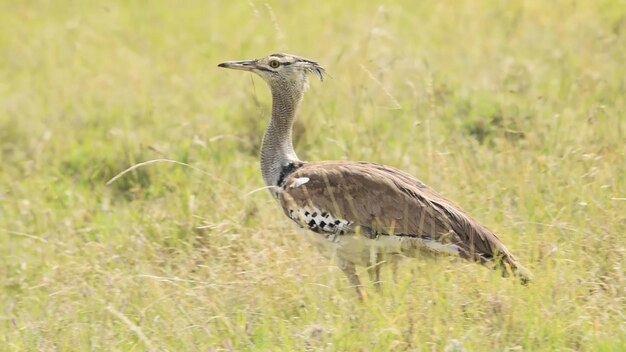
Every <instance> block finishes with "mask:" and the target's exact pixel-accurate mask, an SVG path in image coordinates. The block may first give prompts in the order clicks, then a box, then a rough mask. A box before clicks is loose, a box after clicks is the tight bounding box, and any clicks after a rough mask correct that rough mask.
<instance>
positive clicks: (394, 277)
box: [391, 258, 398, 284]
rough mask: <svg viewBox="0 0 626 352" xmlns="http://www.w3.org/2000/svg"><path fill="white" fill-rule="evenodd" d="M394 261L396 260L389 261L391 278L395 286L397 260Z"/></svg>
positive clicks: (396, 281) (396, 280)
mask: <svg viewBox="0 0 626 352" xmlns="http://www.w3.org/2000/svg"><path fill="white" fill-rule="evenodd" d="M395 259H396V260H392V261H391V277H392V278H393V283H394V284H397V283H398V260H397V258H395Z"/></svg>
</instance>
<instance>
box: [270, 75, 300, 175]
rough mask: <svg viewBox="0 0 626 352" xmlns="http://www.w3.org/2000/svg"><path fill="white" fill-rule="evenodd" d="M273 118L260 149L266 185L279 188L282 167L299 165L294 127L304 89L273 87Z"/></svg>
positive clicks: (290, 85)
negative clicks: (294, 163)
mask: <svg viewBox="0 0 626 352" xmlns="http://www.w3.org/2000/svg"><path fill="white" fill-rule="evenodd" d="M270 88H271V91H272V117H271V119H270V123H269V125H268V126H267V129H266V130H265V135H264V136H263V145H262V146H261V174H262V175H263V180H264V181H265V184H266V185H267V186H276V185H277V182H278V178H279V177H280V173H281V170H282V168H283V167H285V166H287V165H289V164H290V163H293V162H298V161H300V159H298V156H297V155H296V152H295V151H294V149H293V142H292V136H291V135H292V133H291V130H292V126H293V121H294V118H295V114H296V110H297V108H298V104H299V103H300V100H302V95H303V94H304V86H303V85H302V86H298V85H294V84H293V83H292V82H288V81H286V80H280V81H277V82H275V83H274V84H272V85H270Z"/></svg>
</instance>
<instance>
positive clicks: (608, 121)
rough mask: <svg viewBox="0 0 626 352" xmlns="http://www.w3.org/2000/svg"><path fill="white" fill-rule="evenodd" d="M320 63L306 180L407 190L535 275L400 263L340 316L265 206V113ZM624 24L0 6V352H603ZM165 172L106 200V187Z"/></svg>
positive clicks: (200, 8)
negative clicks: (334, 172)
mask: <svg viewBox="0 0 626 352" xmlns="http://www.w3.org/2000/svg"><path fill="white" fill-rule="evenodd" d="M277 51H278V52H280V51H284V52H290V53H295V54H299V55H302V56H305V57H309V58H312V59H315V60H317V61H319V62H320V63H321V64H322V65H324V66H325V67H326V69H327V71H328V73H329V77H328V79H327V80H325V81H324V82H323V83H319V82H318V81H316V80H314V79H312V80H311V89H310V90H309V92H308V93H307V96H306V97H305V101H304V103H303V105H302V107H301V109H300V115H299V116H300V117H299V120H298V123H297V125H296V135H297V137H298V141H297V143H296V144H297V149H298V152H299V155H300V157H302V158H304V159H305V160H306V159H308V160H324V159H348V158H349V159H362V160H369V161H375V162H381V163H385V164H389V165H393V166H396V167H400V168H402V169H405V170H407V171H409V172H411V173H413V174H415V175H416V176H418V177H420V178H421V179H423V180H424V181H425V182H426V183H428V184H430V185H431V186H433V187H435V188H436V189H438V190H439V191H440V192H441V193H443V194H444V195H446V196H449V197H450V198H452V199H454V200H455V201H456V202H457V203H459V204H460V205H462V206H463V207H464V208H465V209H466V210H468V211H469V212H470V213H471V214H473V216H474V217H476V218H477V219H479V220H481V221H482V222H483V223H485V224H486V225H488V226H489V227H490V228H492V229H493V230H495V231H496V232H497V233H498V234H499V235H500V237H501V238H502V239H503V241H504V242H505V243H506V244H507V245H508V247H509V248H510V249H511V250H512V251H513V252H514V253H515V254H516V255H517V256H518V257H519V258H520V259H521V261H522V262H523V263H524V264H525V265H526V266H527V267H529V269H531V270H532V271H533V272H534V275H535V277H536V280H535V282H534V283H533V284H532V285H530V286H529V287H522V286H521V285H518V284H517V283H516V282H515V281H514V280H505V279H501V278H500V277H498V276H497V275H496V274H495V273H493V272H490V271H488V270H485V269H483V268H481V267H478V266H476V265H472V264H468V263H465V262H462V261H458V260H448V259H446V258H442V259H440V260H437V261H430V262H420V261H405V262H403V263H402V265H401V267H400V269H399V272H398V279H397V281H396V282H394V280H393V279H392V275H391V272H390V271H389V270H386V271H385V272H384V280H385V281H386V282H385V287H384V292H383V293H382V294H380V295H377V294H375V293H374V290H373V288H372V287H368V288H367V289H368V291H369V292H370V297H369V299H368V301H367V302H365V303H364V304H361V303H359V302H358V300H357V299H356V297H355V295H354V293H353V290H352V289H351V288H350V287H348V283H347V280H346V279H345V278H344V277H343V275H342V273H341V272H340V271H339V270H338V269H337V268H336V267H335V265H334V264H333V263H332V262H329V261H328V260H326V259H324V258H323V257H322V256H321V255H320V254H318V253H317V252H316V251H315V249H314V248H312V247H311V246H309V245H308V244H307V243H305V242H304V241H303V239H301V238H299V237H298V236H297V233H296V232H295V231H294V226H293V225H292V224H291V223H290V222H289V221H288V219H286V218H285V217H284V216H283V215H282V213H281V212H280V211H279V208H278V206H277V205H276V204H275V203H274V201H273V200H272V199H271V198H270V196H269V195H268V194H267V193H266V192H257V193H253V194H250V195H248V194H247V193H248V192H250V191H252V190H254V189H257V188H259V187H262V186H263V184H262V181H261V177H260V172H259V170H258V158H257V154H258V148H259V144H260V139H261V135H262V130H263V127H264V125H265V123H266V122H267V115H268V109H269V103H270V100H269V94H268V91H267V89H266V87H265V84H264V83H263V82H262V81H261V80H260V79H258V78H256V77H252V76H251V75H250V74H244V73H241V72H234V71H227V70H222V69H218V68H217V67H216V65H217V63H219V62H221V61H225V60H236V59H246V58H253V57H260V56H264V55H267V54H270V53H272V52H277ZM625 57H626V2H624V1H619V0H617V1H608V0H600V1H564V0H558V1H549V2H548V1H538V0H530V1H525V2H513V1H497V0H485V1H480V2H478V1H437V2H435V1H432V2H431V1H420V2H416V1H408V0H407V1H399V2H385V3H384V4H382V5H379V4H373V3H369V2H361V1H346V2H334V3H331V2H319V1H307V2H302V1H298V2H295V1H294V2H279V1H269V2H268V3H267V4H266V3H265V2H258V1H239V2H235V3H234V4H228V5H227V4H226V3H225V2H222V1H151V2H129V1H109V2H106V3H102V4H93V2H89V1H61V0H59V1H35V0H33V1H13V2H11V1H3V2H1V3H0V302H2V304H0V350H7V351H21V350H25V351H86V350H103V351H143V350H146V349H149V350H170V351H207V350H208V351H219V350H237V351H242V350H244V351H245V350H249V351H259V350H284V351H292V350H296V351H303V350H326V351H336V350H345V351H375V350H380V351H386V350H419V351H442V350H444V349H445V348H446V347H449V348H452V347H453V346H454V344H455V342H454V340H456V343H457V345H459V346H462V347H463V348H464V349H466V350H467V351H506V350H508V351H519V350H528V351H546V350H555V351H557V350H558V351H579V350H593V351H624V350H626V338H625V336H626V314H625V313H624V312H625V310H624V307H625V306H626V301H625V297H626V296H625V292H626V278H625V275H624V271H625V270H626V269H625V268H624V256H625V250H626V237H625V236H626V200H625V198H626V156H625V154H626V116H625V113H624V112H625V111H626V80H625V77H626V65H625V64H624V58H625ZM157 158H168V159H174V160H177V161H180V162H185V163H189V164H191V165H193V166H194V167H197V168H199V169H202V170H204V171H205V172H206V173H202V172H197V171H194V170H192V169H190V168H185V167H181V166H176V165H172V164H153V165H148V166H145V167H143V168H139V169H136V170H134V171H133V172H131V173H129V174H127V175H126V176H125V177H123V178H122V179H120V180H118V181H117V182H115V183H113V184H112V185H110V186H105V183H106V182H107V180H109V179H110V178H111V177H113V176H114V175H116V174H117V173H118V172H120V171H122V170H124V169H125V168H127V167H129V166H131V165H133V164H135V163H138V162H141V161H145V160H150V159H157Z"/></svg>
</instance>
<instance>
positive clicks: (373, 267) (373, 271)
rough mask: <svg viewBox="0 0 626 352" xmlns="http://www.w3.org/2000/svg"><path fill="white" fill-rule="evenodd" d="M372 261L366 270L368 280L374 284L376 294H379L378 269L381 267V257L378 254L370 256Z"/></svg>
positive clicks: (380, 254)
mask: <svg viewBox="0 0 626 352" xmlns="http://www.w3.org/2000/svg"><path fill="white" fill-rule="evenodd" d="M372 257H374V258H372V259H373V260H372V261H371V262H370V266H369V267H368V268H367V273H368V274H369V276H370V280H371V281H372V283H373V284H374V288H375V289H376V292H378V293H380V292H381V291H382V290H381V288H382V287H381V281H380V268H381V267H382V266H383V255H382V253H380V252H376V253H375V254H373V255H372Z"/></svg>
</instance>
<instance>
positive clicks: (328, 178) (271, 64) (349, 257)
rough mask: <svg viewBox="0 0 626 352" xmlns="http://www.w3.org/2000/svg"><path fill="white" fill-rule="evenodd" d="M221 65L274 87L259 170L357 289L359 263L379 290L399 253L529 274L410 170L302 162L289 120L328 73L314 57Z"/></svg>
mask: <svg viewBox="0 0 626 352" xmlns="http://www.w3.org/2000/svg"><path fill="white" fill-rule="evenodd" d="M218 66H219V67H224V68H230V69H236V70H243V71H250V72H254V73H256V74H257V75H259V76H261V78H263V79H264V80H265V82H267V84H268V85H269V88H270V90H271V93H272V116H271V118H270V122H269V125H268V127H267V129H266V131H265V135H264V136H263V143H262V147H261V173H262V176H263V180H264V181H265V184H266V185H267V186H268V188H269V190H270V193H271V194H272V196H273V197H274V198H275V199H276V200H277V201H278V203H279V204H280V206H281V207H282V208H283V211H284V213H285V215H287V216H288V217H289V218H290V219H291V220H293V221H294V222H295V223H296V224H297V225H299V226H300V227H301V228H304V229H307V231H306V232H305V233H307V237H309V239H310V240H312V241H313V242H314V243H315V244H316V245H317V246H318V247H320V248H321V249H322V251H323V253H325V254H326V255H327V256H328V255H332V256H333V257H335V258H336V260H337V262H338V264H339V267H340V268H341V270H342V271H343V272H344V273H345V274H346V275H347V277H348V280H349V281H350V283H351V285H353V286H354V287H355V288H356V290H357V294H359V296H360V297H361V298H363V297H364V295H365V291H363V289H362V288H361V283H360V280H359V277H358V275H357V272H356V269H355V265H363V266H366V267H367V268H368V273H369V275H370V278H371V279H372V281H374V284H375V286H376V287H377V288H379V287H380V286H379V283H380V264H381V263H382V262H383V261H386V262H394V261H395V260H397V259H399V258H400V257H419V256H423V255H432V254H446V255H453V256H459V257H461V258H464V259H467V260H469V261H472V262H477V263H480V264H483V265H485V266H487V267H490V268H494V269H495V268H499V269H500V270H501V271H502V275H503V276H508V273H509V272H511V273H513V274H514V275H516V276H518V277H519V278H520V280H521V281H522V282H523V283H526V282H527V281H528V280H529V273H528V272H527V271H526V270H525V269H524V268H523V267H522V266H521V265H520V264H519V263H518V261H517V260H516V259H515V257H514V256H513V255H512V254H511V252H509V250H508V249H507V248H506V247H505V246H504V244H503V243H502V242H501V241H500V240H499V239H498V237H496V235H495V234H494V233H493V232H491V231H490V230H489V229H487V228H486V227H485V226H483V225H481V224H480V223H478V222H477V221H476V220H474V219H472V218H471V217H470V216H469V215H467V214H466V213H465V212H463V211H462V210H461V209H460V208H459V207H458V206H457V205H455V204H454V203H452V202H451V201H449V200H447V199H445V198H443V197H442V196H441V195H439V194H438V193H437V192H435V191H434V190H432V189H431V188H429V187H428V186H426V185H425V184H424V183H422V182H421V181H419V180H418V179H416V178H415V177H413V176H411V175H410V174H408V173H406V172H403V171H401V170H398V169H395V168H393V167H389V166H384V165H378V164H373V163H368V162H362V161H321V162H305V161H301V160H300V159H299V158H298V156H297V155H296V152H295V151H294V149H293V143H292V126H293V122H294V118H295V114H296V109H297V108H298V104H299V103H300V101H301V100H302V96H303V94H304V91H305V90H306V88H307V86H308V81H307V74H309V73H313V74H316V75H318V76H319V78H320V79H323V75H324V69H323V68H322V67H321V66H320V65H318V63H317V62H314V61H311V60H308V59H305V58H302V57H298V56H295V55H287V54H272V55H269V56H267V57H264V58H261V59H255V60H245V61H228V62H224V63H221V64H219V65H218Z"/></svg>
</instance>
